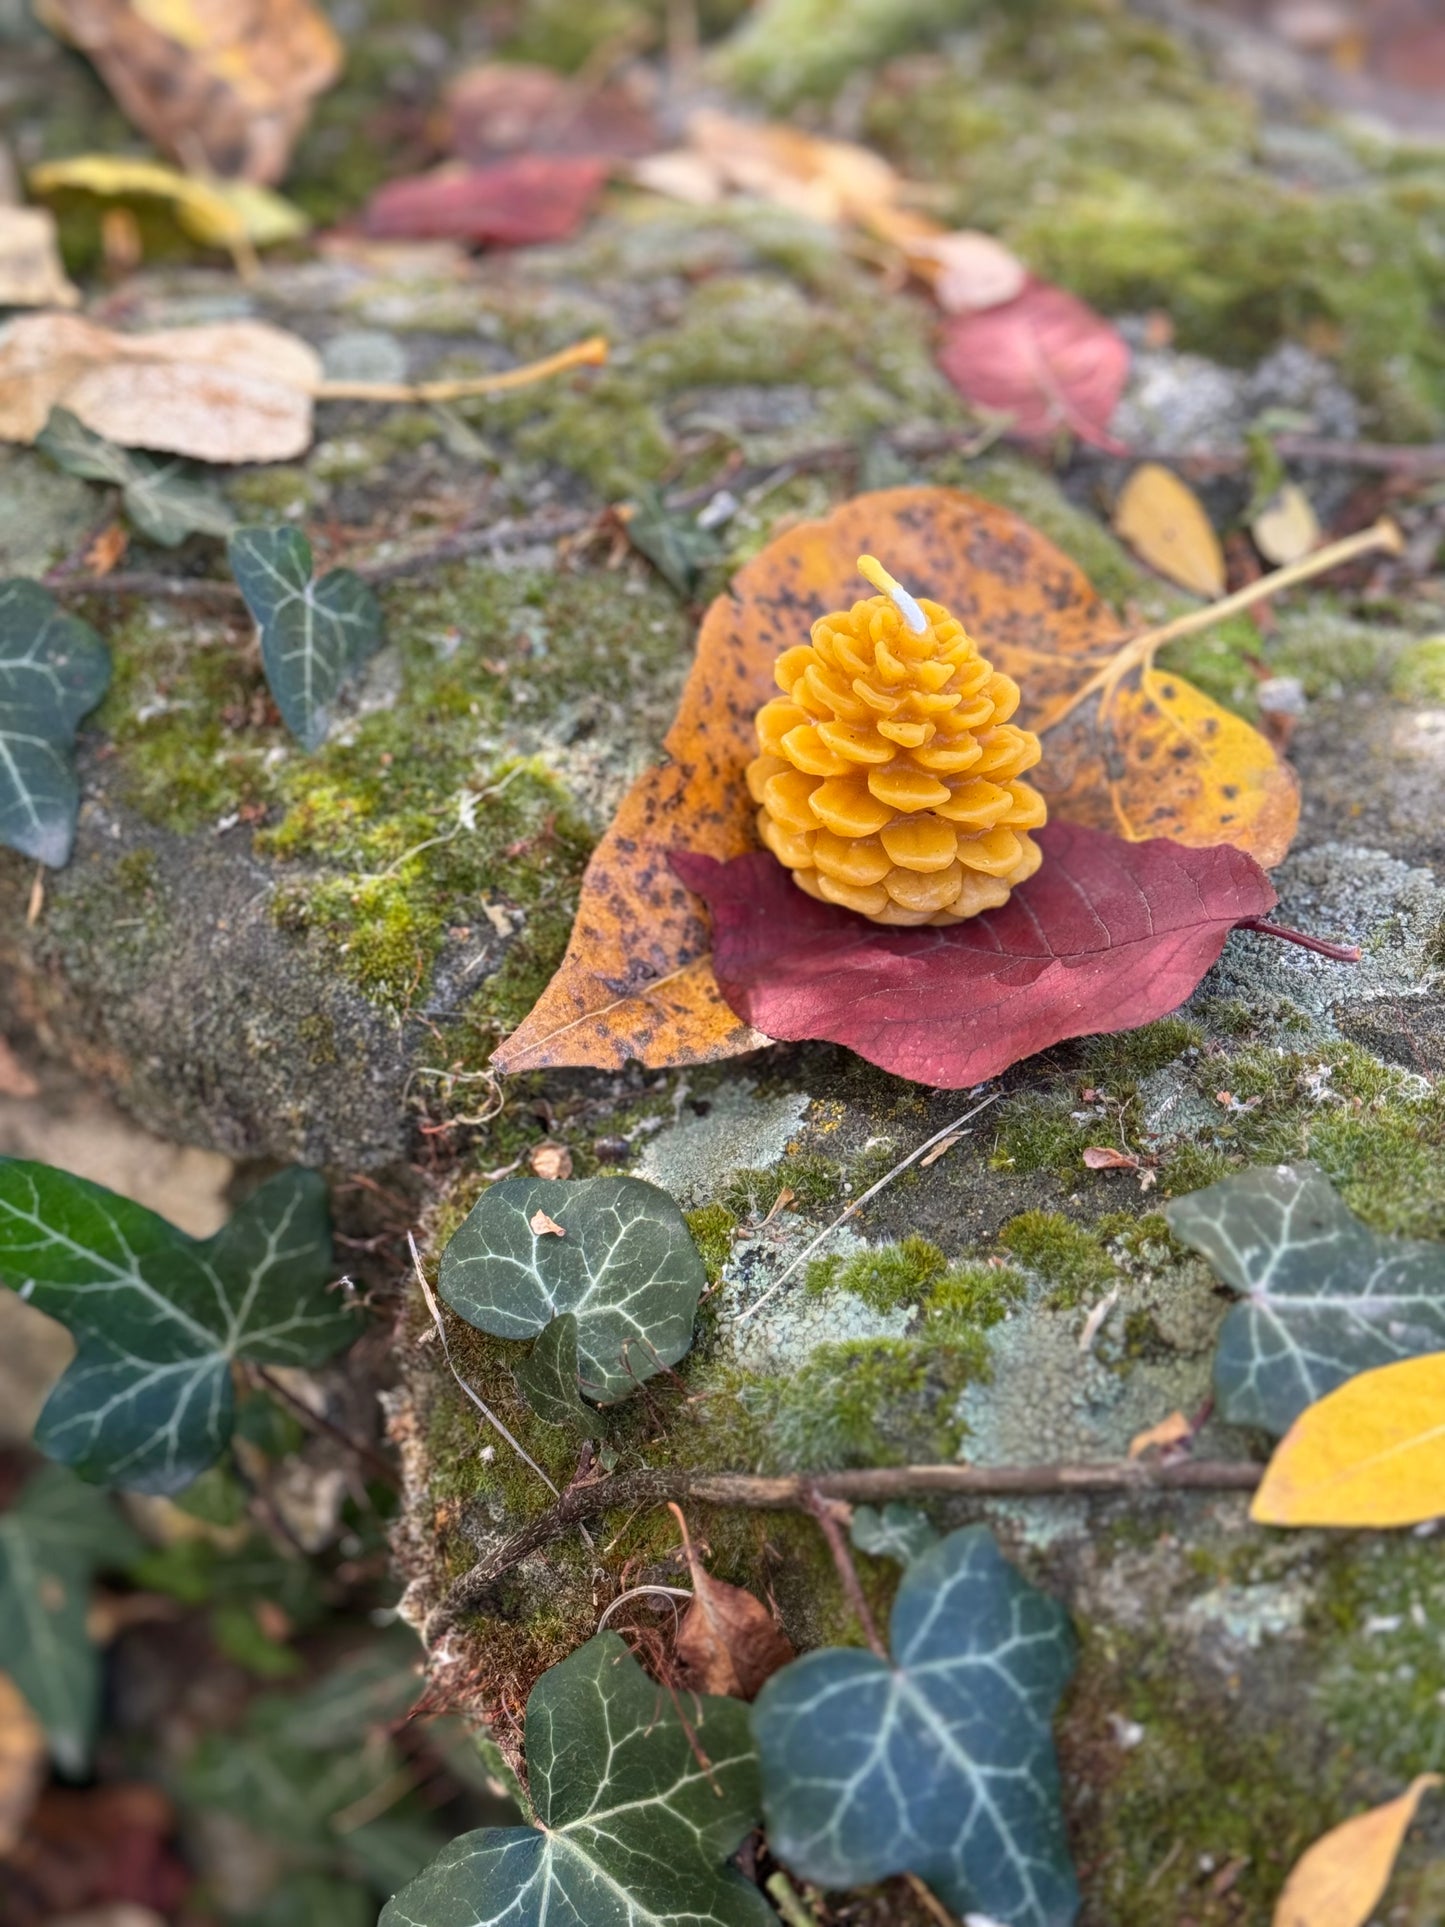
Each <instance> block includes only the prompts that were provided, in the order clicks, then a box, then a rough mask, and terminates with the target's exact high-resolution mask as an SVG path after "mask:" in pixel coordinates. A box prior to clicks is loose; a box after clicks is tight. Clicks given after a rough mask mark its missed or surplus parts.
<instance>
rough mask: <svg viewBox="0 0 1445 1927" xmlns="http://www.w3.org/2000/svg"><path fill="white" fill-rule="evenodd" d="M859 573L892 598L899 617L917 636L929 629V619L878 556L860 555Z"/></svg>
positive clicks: (866, 580)
mask: <svg viewBox="0 0 1445 1927" xmlns="http://www.w3.org/2000/svg"><path fill="white" fill-rule="evenodd" d="M858 573H859V575H861V576H862V577H863V580H864V581H865V582H871V583H872V584H873V587H874V588H875V589H879V590H881V591H882V592H883V594H884V595H886V596H891V597H892V599H893V605H894V607H895V608H896V609H897V611H898V613H899V615H901V616H902V618H903V620H904V621H905V622H906V623H907V624H908V627H909V628H910V629H911V630H912V631H913V633H914V635H915V636H921V635H922V634H923V632H924V630H925V629H926V628H927V627H928V617H927V616H926V615H924V613H923V611H922V610H921V609H920V608H919V606H918V604H917V603H916V602H915V601H914V599H913V597H912V596H911V595H910V594H909V593H908V591H907V590H906V589H905V588H904V586H903V584H902V583H901V582H895V581H894V579H893V577H892V576H891V575H889V573H888V571H887V569H885V568H884V566H883V564H882V563H881V562H880V561H879V560H878V558H877V556H876V555H860V556H859V558H858Z"/></svg>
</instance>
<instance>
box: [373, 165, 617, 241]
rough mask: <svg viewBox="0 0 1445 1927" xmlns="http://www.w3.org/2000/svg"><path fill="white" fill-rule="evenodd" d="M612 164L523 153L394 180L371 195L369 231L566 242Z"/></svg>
mask: <svg viewBox="0 0 1445 1927" xmlns="http://www.w3.org/2000/svg"><path fill="white" fill-rule="evenodd" d="M607 172H608V168H607V163H606V161H602V160H596V159H589V158H586V157H584V156H578V155H575V154H523V155H520V156H518V158H517V159H515V160H509V161H498V162H497V163H496V164H495V165H494V166H490V167H470V168H463V169H457V168H455V167H440V168H438V169H437V170H436V171H435V172H434V173H432V174H415V175H411V176H409V177H408V178H407V179H405V180H400V181H391V182H389V183H388V184H387V185H386V186H385V187H383V188H379V189H378V190H377V192H376V193H375V194H373V195H372V197H371V200H370V201H369V202H368V204H367V209H366V217H365V224H366V231H367V233H368V234H370V235H373V236H374V237H375V238H376V239H377V240H399V241H476V242H490V243H492V244H494V245H496V246H498V247H525V246H527V245H528V243H530V242H533V241H564V240H566V238H567V236H568V235H569V234H571V233H573V232H574V231H575V230H576V229H577V228H578V227H580V226H581V224H582V222H583V220H584V219H585V218H586V216H587V214H588V212H589V211H590V209H591V207H592V204H593V202H594V201H595V200H596V198H597V196H598V194H599V193H600V192H601V188H602V183H603V182H604V181H605V180H606V178H607Z"/></svg>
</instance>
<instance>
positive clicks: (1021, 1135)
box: [989, 1091, 1098, 1177]
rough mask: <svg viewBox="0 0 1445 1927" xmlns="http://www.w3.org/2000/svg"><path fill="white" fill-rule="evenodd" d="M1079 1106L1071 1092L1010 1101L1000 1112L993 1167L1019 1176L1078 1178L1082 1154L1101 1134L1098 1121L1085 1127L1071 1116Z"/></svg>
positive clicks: (1025, 1094)
mask: <svg viewBox="0 0 1445 1927" xmlns="http://www.w3.org/2000/svg"><path fill="white" fill-rule="evenodd" d="M1076 1104H1077V1100H1076V1099H1075V1098H1074V1096H1073V1095H1072V1094H1071V1093H1070V1092H1068V1091H1055V1092H1049V1093H1044V1092H1040V1091H1025V1092H1023V1093H1022V1094H1021V1095H1020V1096H1018V1097H1012V1098H1009V1099H1008V1100H1007V1102H1006V1103H1004V1104H1003V1105H1002V1106H1001V1107H1000V1110H999V1114H998V1127H997V1130H998V1134H997V1136H996V1138H995V1139H994V1146H993V1150H992V1151H991V1152H990V1154H989V1163H990V1165H991V1166H992V1167H993V1169H994V1170H995V1171H1011V1172H1015V1173H1017V1174H1018V1175H1019V1176H1023V1175H1025V1174H1026V1173H1028V1172H1031V1171H1054V1172H1057V1173H1058V1174H1059V1175H1060V1176H1061V1177H1064V1176H1067V1177H1073V1176H1075V1175H1076V1174H1077V1173H1078V1170H1079V1154H1080V1153H1081V1152H1082V1151H1083V1149H1084V1147H1085V1146H1086V1145H1087V1144H1089V1143H1091V1142H1092V1141H1093V1140H1094V1138H1095V1137H1096V1136H1097V1134H1098V1123H1097V1120H1095V1119H1090V1120H1089V1121H1088V1122H1087V1123H1086V1124H1085V1123H1080V1122H1079V1121H1078V1120H1077V1119H1075V1118H1074V1117H1072V1116H1071V1115H1070V1113H1071V1112H1072V1111H1073V1110H1074V1109H1075V1108H1076Z"/></svg>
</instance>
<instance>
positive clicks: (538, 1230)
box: [527, 1206, 567, 1238]
mask: <svg viewBox="0 0 1445 1927" xmlns="http://www.w3.org/2000/svg"><path fill="white" fill-rule="evenodd" d="M527 1223H528V1225H529V1226H530V1227H531V1231H532V1236H533V1237H534V1238H565V1237H566V1236H567V1227H566V1226H565V1225H560V1224H558V1222H557V1220H556V1219H555V1218H549V1217H548V1216H547V1214H546V1212H545V1211H543V1210H542V1209H541V1207H540V1206H539V1207H538V1208H537V1210H535V1211H534V1212H533V1213H532V1215H531V1217H530V1218H528V1220H527Z"/></svg>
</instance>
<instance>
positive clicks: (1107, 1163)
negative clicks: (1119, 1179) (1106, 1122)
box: [1084, 1144, 1142, 1171]
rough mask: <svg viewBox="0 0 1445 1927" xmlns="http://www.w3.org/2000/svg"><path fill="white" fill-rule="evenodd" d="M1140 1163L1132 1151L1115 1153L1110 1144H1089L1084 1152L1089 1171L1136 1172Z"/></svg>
mask: <svg viewBox="0 0 1445 1927" xmlns="http://www.w3.org/2000/svg"><path fill="white" fill-rule="evenodd" d="M1141 1162H1142V1160H1141V1159H1139V1158H1137V1157H1135V1155H1134V1153H1133V1152H1132V1151H1116V1150H1115V1149H1114V1147H1113V1145H1112V1144H1091V1145H1090V1146H1089V1147H1088V1149H1087V1150H1086V1151H1085V1152H1084V1164H1085V1166H1086V1168H1087V1169H1088V1170H1090V1171H1137V1170H1138V1169H1139V1166H1140V1163H1141Z"/></svg>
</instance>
